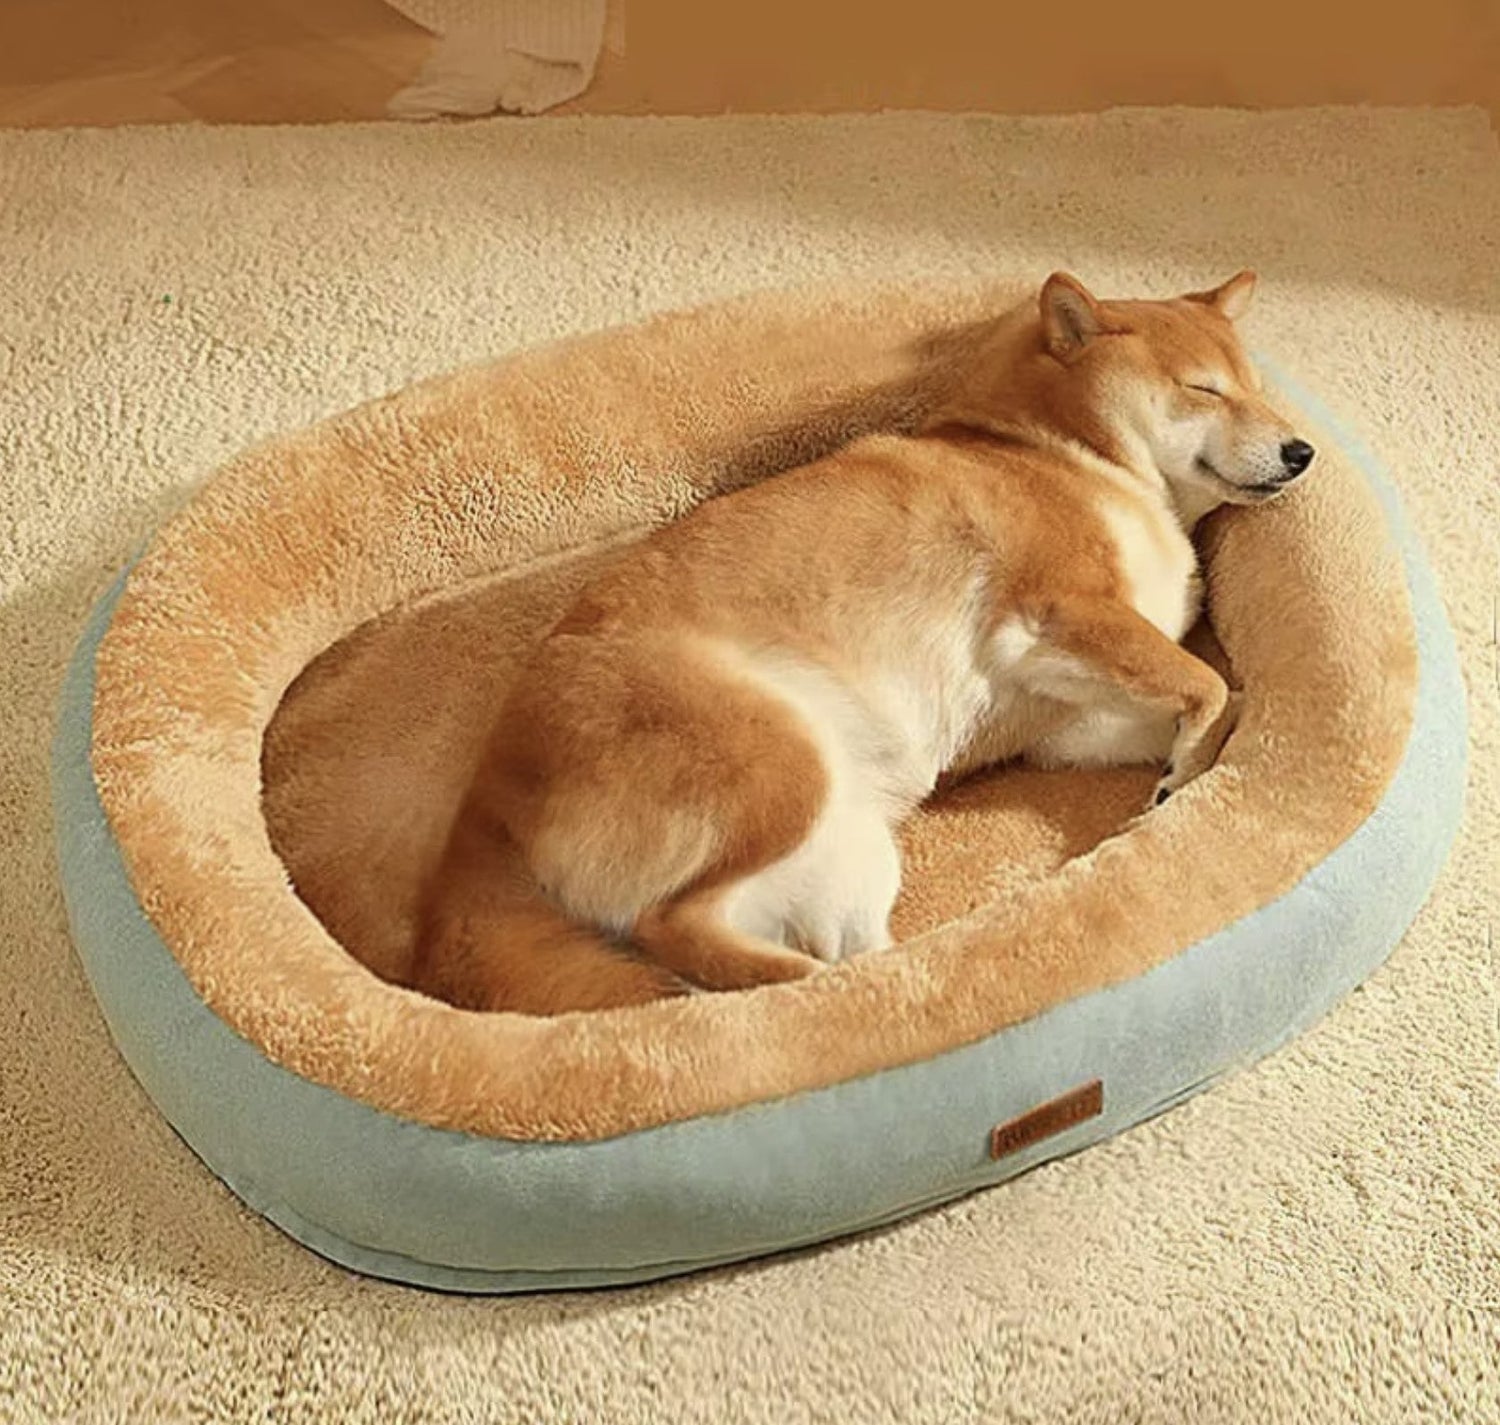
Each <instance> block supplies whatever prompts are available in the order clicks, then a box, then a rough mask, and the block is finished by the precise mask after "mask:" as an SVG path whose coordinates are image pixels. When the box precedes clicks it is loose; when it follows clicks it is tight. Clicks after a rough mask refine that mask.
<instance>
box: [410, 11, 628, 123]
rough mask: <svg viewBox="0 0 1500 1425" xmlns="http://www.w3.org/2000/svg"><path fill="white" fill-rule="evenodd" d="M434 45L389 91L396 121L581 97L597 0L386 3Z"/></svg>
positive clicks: (589, 67)
mask: <svg viewBox="0 0 1500 1425" xmlns="http://www.w3.org/2000/svg"><path fill="white" fill-rule="evenodd" d="M389 3H390V4H392V5H393V6H394V7H395V8H396V9H397V10H400V11H401V12H402V13H403V14H405V15H409V16H410V17H411V18H412V19H413V20H415V21H416V22H417V23H418V24H419V25H422V26H424V27H425V28H427V29H429V30H432V31H433V32H434V33H435V34H436V35H437V36H438V42H437V44H436V46H434V48H433V51H432V53H431V54H430V55H429V56H428V58H427V62H426V64H425V65H423V67H422V72H421V73H420V74H419V75H418V76H417V78H416V80H415V81H414V82H413V83H412V84H410V85H408V86H407V87H406V88H405V89H403V90H401V91H400V92H399V93H398V94H396V95H394V96H393V97H392V99H391V101H390V103H389V105H388V106H387V108H388V110H389V112H390V113H391V114H392V115H393V116H395V117H397V118H402V119H432V118H437V117H439V116H441V115H443V114H490V113H493V112H494V111H495V110H497V109H502V110H504V111H505V112H507V113H511V114H539V113H541V112H542V111H543V110H544V109H551V108H553V107H554V106H555V105H558V104H563V103H566V102H567V101H568V100H569V99H572V98H574V97H575V96H577V95H579V94H582V93H583V91H584V90H585V89H587V88H588V86H589V81H590V80H592V79H593V77H594V66H595V65H596V64H597V63H598V60H599V49H600V46H601V44H602V43H603V39H604V0H389Z"/></svg>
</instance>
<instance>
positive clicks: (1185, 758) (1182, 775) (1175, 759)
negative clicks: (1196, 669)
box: [1151, 689, 1244, 807]
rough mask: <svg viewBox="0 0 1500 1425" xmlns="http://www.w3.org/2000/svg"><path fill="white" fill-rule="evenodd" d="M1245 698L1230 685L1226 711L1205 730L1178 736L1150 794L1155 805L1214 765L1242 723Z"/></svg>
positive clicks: (1225, 706) (1158, 804) (1157, 805)
mask: <svg viewBox="0 0 1500 1425" xmlns="http://www.w3.org/2000/svg"><path fill="white" fill-rule="evenodd" d="M1243 701H1244V696H1243V694H1241V693H1238V692H1235V691H1233V690H1232V689H1231V691H1230V693H1229V697H1228V699H1227V701H1226V702H1225V704H1224V711H1223V712H1222V713H1220V714H1219V716H1218V718H1217V719H1216V720H1215V721H1214V722H1213V723H1212V725H1211V726H1210V727H1209V728H1208V730H1207V731H1206V732H1204V733H1203V734H1201V735H1200V736H1198V737H1196V738H1193V739H1191V740H1187V739H1185V738H1183V737H1181V736H1179V737H1178V739H1177V743H1176V745H1175V746H1174V747H1173V748H1172V757H1171V760H1170V761H1169V762H1168V763H1167V766H1166V770H1165V771H1163V773H1162V775H1161V780H1160V781H1159V782H1158V783H1157V784H1156V790H1155V791H1154V792H1153V793H1152V795H1151V805H1152V806H1153V807H1159V806H1161V804H1162V803H1163V802H1165V801H1166V800H1167V799H1168V798H1169V797H1170V796H1171V795H1172V794H1173V793H1174V792H1179V791H1181V790H1182V789H1183V788H1184V787H1185V786H1187V784H1188V783H1189V782H1191V781H1194V780H1195V779H1197V778H1198V777H1201V776H1202V775H1203V774H1204V773H1205V772H1206V771H1208V769H1209V768H1210V767H1212V766H1213V765H1214V763H1215V762H1216V761H1217V760H1218V757H1219V753H1220V752H1222V751H1223V750H1224V744H1225V743H1226V742H1228V741H1229V735H1230V734H1231V733H1232V732H1233V731H1234V729H1235V728H1236V727H1237V726H1238V725H1239V720H1240V708H1241V706H1242V704H1243Z"/></svg>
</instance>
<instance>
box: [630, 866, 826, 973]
mask: <svg viewBox="0 0 1500 1425" xmlns="http://www.w3.org/2000/svg"><path fill="white" fill-rule="evenodd" d="M723 902H724V891H723V889H720V888H715V889H713V890H701V891H696V892H692V891H690V892H689V893H688V894H686V895H683V896H679V897H678V898H677V899H676V900H672V901H666V902H664V903H662V904H661V905H655V906H652V907H651V909H650V910H647V911H645V912H644V913H643V914H642V915H641V917H640V918H639V919H638V920H637V921H636V923H635V927H634V929H633V931H632V933H631V934H632V938H633V939H634V940H635V942H636V944H638V945H639V946H640V947H641V949H642V950H643V951H644V952H645V953H646V954H647V955H649V956H650V957H651V959H652V960H654V961H655V962H656V963H657V964H659V965H661V966H664V967H665V968H666V969H668V970H670V971H672V972H673V973H674V974H677V975H681V976H682V978H683V979H685V980H690V981H691V982H692V983H693V984H696V985H701V986H702V987H703V988H704V989H708V990H745V989H750V988H751V987H752V986H755V985H767V984H773V983H776V982H777V981H781V980H800V979H802V978H803V977H804V976H806V975H810V974H812V973H813V971H814V970H816V969H817V968H818V962H817V961H816V960H814V959H813V958H812V957H811V956H809V955H803V954H801V953H800V952H799V951H796V950H787V949H784V948H783V947H782V946H780V945H775V944H773V943H772V942H771V941H769V940H761V939H759V938H757V937H756V936H753V935H745V934H743V933H742V932H740V931H738V930H736V929H735V928H734V927H733V926H731V925H730V924H728V922H727V921H726V920H725V919H724V915H723Z"/></svg>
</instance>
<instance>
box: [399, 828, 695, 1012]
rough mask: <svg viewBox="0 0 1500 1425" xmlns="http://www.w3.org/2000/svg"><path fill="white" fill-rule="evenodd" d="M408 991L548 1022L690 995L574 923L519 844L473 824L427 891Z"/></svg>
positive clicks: (458, 837)
mask: <svg viewBox="0 0 1500 1425" xmlns="http://www.w3.org/2000/svg"><path fill="white" fill-rule="evenodd" d="M407 984H408V985H409V986H410V987H411V988H412V989H416V990H421V991H422V992H423V993H424V994H430V995H432V996H433V997H434V998H436V999H441V1000H446V1001H447V1002H448V1003H449V1004H454V1005H457V1006H459V1007H460V1008H461V1009H480V1010H510V1011H513V1012H514V1013H517V1014H548V1015H550V1014H565V1013H567V1012H568V1011H569V1010H582V1009H613V1008H617V1007H619V1006H622V1005H631V1004H645V1003H647V1002H648V1001H650V1000H657V999H665V998H668V997H670V996H673V995H680V994H685V993H687V992H688V989H689V986H688V985H687V984H686V983H685V982H684V981H682V980H680V979H678V978H677V977H676V976H674V975H672V974H671V973H670V972H668V971H667V970H665V969H663V968H662V967H661V966H658V965H653V964H650V963H649V962H647V961H645V960H641V959H638V958H636V957H635V956H633V955H631V954H630V953H629V951H627V950H624V949H621V948H618V947H617V946H615V945H613V944H612V943H611V942H610V941H609V940H608V939H607V938H606V937H605V936H604V935H603V934H601V933H600V932H598V931H595V930H593V929H591V928H590V927H588V926H584V925H579V924H576V923H575V922H573V921H570V920H569V919H568V918H567V917H566V916H565V915H563V913H562V912H561V911H560V910H558V908H557V907H556V906H554V905H553V904H552V902H551V901H549V900H548V899H547V898H546V896H544V895H543V894H542V892H541V891H540V889H539V888H538V887H537V885H536V882H535V881H534V880H533V879H532V877H531V875H530V874H529V872H528V871H527V870H526V867H525V864H524V862H523V861H522V858H521V854H520V852H519V851H518V850H517V848H516V846H515V844H514V843H513V842H511V841H510V840H509V839H508V838H506V837H504V836H503V835H495V834H493V833H492V832H491V831H490V830H489V829H488V828H479V827H477V826H475V825H474V824H473V823H472V822H470V821H469V819H468V817H467V816H465V815H461V816H460V818H459V824H458V826H457V827H456V828H455V830H454V834H453V841H452V843H451V844H450V845H449V847H448V852H447V855H446V857H445V858H444V861H443V864H442V866H441V867H440V869H439V871H438V874H437V876H436V877H435V878H434V880H433V882H432V885H431V886H430V887H429V890H428V895H427V898H426V905H425V908H424V913H423V916H422V920H421V924H420V926H419V930H418V936H417V943H416V947H415V951H414V954H413V959H412V967H411V973H410V974H409V976H408V977H407Z"/></svg>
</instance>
